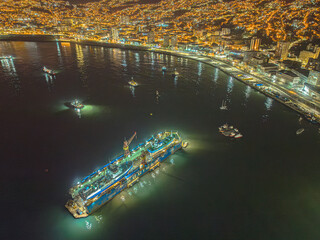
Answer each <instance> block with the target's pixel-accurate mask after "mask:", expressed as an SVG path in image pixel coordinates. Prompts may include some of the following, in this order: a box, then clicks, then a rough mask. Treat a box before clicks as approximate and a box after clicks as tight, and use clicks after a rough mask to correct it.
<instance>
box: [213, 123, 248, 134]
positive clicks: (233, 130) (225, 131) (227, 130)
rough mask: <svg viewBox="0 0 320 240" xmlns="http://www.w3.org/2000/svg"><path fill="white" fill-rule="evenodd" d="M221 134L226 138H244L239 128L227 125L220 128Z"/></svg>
mask: <svg viewBox="0 0 320 240" xmlns="http://www.w3.org/2000/svg"><path fill="white" fill-rule="evenodd" d="M219 132H220V133H221V134H222V135H224V136H226V137H231V138H242V137H243V135H242V134H241V133H240V132H239V130H238V129H237V128H234V127H233V126H229V125H228V124H227V123H225V124H223V125H222V126H221V127H219Z"/></svg>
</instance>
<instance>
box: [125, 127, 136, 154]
mask: <svg viewBox="0 0 320 240" xmlns="http://www.w3.org/2000/svg"><path fill="white" fill-rule="evenodd" d="M136 135H137V133H136V132H134V134H133V135H132V137H131V138H130V139H129V140H124V142H123V150H124V157H126V156H128V155H129V154H130V150H129V145H130V143H131V142H132V140H133V138H134V137H135V136H136Z"/></svg>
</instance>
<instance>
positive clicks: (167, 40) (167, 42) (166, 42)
mask: <svg viewBox="0 0 320 240" xmlns="http://www.w3.org/2000/svg"><path fill="white" fill-rule="evenodd" d="M169 46H170V36H169V35H165V36H164V37H163V44H162V47H169Z"/></svg>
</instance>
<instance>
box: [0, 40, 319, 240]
mask: <svg viewBox="0 0 320 240" xmlns="http://www.w3.org/2000/svg"><path fill="white" fill-rule="evenodd" d="M1 55H13V56H14V57H15V59H14V60H13V61H10V60H2V61H1V66H0V114H1V115H0V116H1V118H0V134H1V138H0V143H1V145H0V146H1V151H0V157H1V163H2V166H1V182H0V183H1V189H2V191H1V192H2V194H1V203H2V204H1V209H2V210H1V212H2V214H1V217H2V222H1V225H0V230H1V231H0V232H1V239H221V240H225V239H235V240H236V239H237V240H238V239H246V240H248V239H255V240H256V239H262V240H264V239H266V240H270V239H273V240H275V239H276V240H283V239H290V240H293V239H320V228H319V224H320V190H319V189H320V174H319V170H320V161H319V160H320V159H319V142H320V134H319V133H318V129H317V127H315V126H313V125H310V124H309V123H307V122H302V123H299V122H298V116H297V114H296V113H294V112H292V111H291V110H289V109H287V108H286V107H285V106H283V105H281V104H279V103H277V102H274V101H272V100H271V99H269V98H266V97H265V96H263V95H261V94H260V93H258V92H255V91H254V90H252V89H250V88H248V87H247V86H246V85H244V84H242V83H239V82H237V81H236V80H234V79H232V78H230V77H229V76H228V75H226V74H224V73H223V72H221V71H219V70H217V69H215V68H213V67H210V66H208V65H205V64H201V63H198V62H196V61H192V60H188V59H183V58H177V57H173V56H166V55H161V54H154V53H149V52H134V51H124V50H118V49H107V48H102V47H89V46H80V45H74V44H71V45H68V44H59V43H57V44H56V43H32V42H0V56H1ZM43 65H45V66H47V67H49V68H52V69H55V70H57V71H58V74H57V76H56V78H55V79H49V78H48V76H45V74H44V73H43V72H42V71H41V68H42V66H43ZM163 65H166V66H167V68H168V69H169V70H170V69H171V70H172V69H174V68H176V69H177V70H178V71H179V72H180V76H179V78H178V79H174V78H173V77H172V76H171V74H169V73H167V74H163V73H162V72H161V68H162V66H163ZM131 76H133V77H134V78H135V80H136V81H137V82H139V83H140V86H139V87H137V88H136V89H135V90H132V89H130V88H129V87H128V86H127V84H126V82H127V81H128V80H129V79H130V78H131ZM156 90H158V91H159V93H160V95H161V96H160V98H159V99H158V100H157V99H156V97H155V91H156ZM74 98H78V99H80V100H82V101H84V103H85V104H86V105H87V106H86V107H85V108H84V109H83V111H82V112H81V118H79V116H78V115H77V114H76V112H74V111H73V110H70V109H68V108H66V107H65V106H64V103H65V102H67V101H70V100H72V99H74ZM223 99H226V100H227V105H228V107H229V109H230V110H229V111H225V112H222V111H221V110H220V109H219V107H220V105H221V102H222V100H223ZM151 114H152V115H151ZM225 122H228V123H231V124H234V125H235V126H236V127H238V128H239V130H240V131H241V132H242V133H243V134H244V138H243V139H241V140H237V141H232V140H230V139H228V138H226V137H223V136H222V135H220V134H219V133H218V127H219V126H220V125H222V124H223V123H225ZM302 127H303V128H305V131H304V132H303V133H302V134H301V135H298V136H297V135H296V133H295V132H296V130H297V129H299V128H302ZM165 129H167V130H168V129H174V130H179V131H180V133H181V134H182V136H183V137H184V138H186V139H188V141H189V142H190V147H189V148H187V149H186V150H185V151H180V152H178V153H177V154H175V155H174V156H172V157H171V158H170V159H168V160H167V161H166V162H165V163H164V164H163V165H162V166H161V168H160V169H159V171H158V172H157V173H156V174H154V175H153V176H152V175H147V176H146V177H144V178H143V179H142V180H141V183H140V184H137V185H135V187H134V188H131V189H128V190H126V191H125V192H123V193H122V194H121V195H123V196H124V197H125V201H124V202H123V201H121V199H120V196H118V197H116V198H115V199H113V200H112V201H111V202H110V203H109V204H107V205H105V206H104V207H102V208H101V209H100V210H99V211H97V212H96V213H95V214H93V215H92V216H90V217H88V218H86V219H80V220H75V219H73V217H72V216H71V215H70V214H69V213H68V212H67V210H66V209H65V208H64V204H65V202H66V201H67V200H68V189H69V187H70V186H72V184H73V183H75V182H77V181H78V180H79V179H80V178H81V177H84V176H86V175H87V174H90V173H91V172H92V171H93V170H95V169H97V168H98V167H99V166H101V165H103V164H105V163H106V162H107V161H108V160H109V159H112V158H114V157H115V156H117V155H118V154H120V153H121V151H122V141H123V139H124V137H129V136H130V135H131V134H132V133H133V132H134V131H137V133H138V139H137V140H134V142H133V145H136V144H138V143H140V142H142V141H144V140H146V139H147V138H148V137H149V136H150V135H152V134H153V133H155V132H157V131H160V130H165ZM46 169H47V170H46Z"/></svg>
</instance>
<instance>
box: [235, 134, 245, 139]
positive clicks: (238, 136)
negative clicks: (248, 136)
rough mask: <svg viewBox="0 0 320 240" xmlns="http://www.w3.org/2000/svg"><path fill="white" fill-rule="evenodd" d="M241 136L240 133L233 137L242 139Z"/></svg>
mask: <svg viewBox="0 0 320 240" xmlns="http://www.w3.org/2000/svg"><path fill="white" fill-rule="evenodd" d="M242 137H243V135H242V134H241V133H238V134H237V135H235V136H234V138H242Z"/></svg>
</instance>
